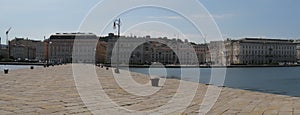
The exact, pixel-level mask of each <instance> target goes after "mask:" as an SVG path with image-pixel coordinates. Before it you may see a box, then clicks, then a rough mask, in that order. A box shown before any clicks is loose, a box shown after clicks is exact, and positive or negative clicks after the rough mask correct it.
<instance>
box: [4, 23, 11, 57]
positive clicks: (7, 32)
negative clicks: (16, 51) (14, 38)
mask: <svg viewBox="0 0 300 115" xmlns="http://www.w3.org/2000/svg"><path fill="white" fill-rule="evenodd" d="M10 30H11V27H10V28H9V29H8V30H7V31H6V32H5V34H6V42H7V46H8V47H7V50H8V59H9V58H10V48H9V40H8V34H9V32H10Z"/></svg>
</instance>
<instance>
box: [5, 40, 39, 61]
mask: <svg viewBox="0 0 300 115" xmlns="http://www.w3.org/2000/svg"><path fill="white" fill-rule="evenodd" d="M44 47H45V46H44V42H42V41H36V40H30V39H28V38H27V39H24V38H15V39H13V40H11V41H10V42H9V48H8V49H9V55H10V57H13V58H14V59H15V60H30V61H38V60H44V59H45V51H44Z"/></svg>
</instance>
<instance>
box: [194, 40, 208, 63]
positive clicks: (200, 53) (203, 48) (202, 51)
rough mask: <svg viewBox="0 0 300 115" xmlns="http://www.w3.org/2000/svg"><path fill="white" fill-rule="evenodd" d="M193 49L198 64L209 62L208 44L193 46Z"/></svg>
mask: <svg viewBox="0 0 300 115" xmlns="http://www.w3.org/2000/svg"><path fill="white" fill-rule="evenodd" d="M193 47H194V49H195V52H196V54H197V57H198V62H199V64H206V63H207V62H209V61H210V60H209V59H210V54H209V52H208V51H209V49H208V44H194V45H193Z"/></svg>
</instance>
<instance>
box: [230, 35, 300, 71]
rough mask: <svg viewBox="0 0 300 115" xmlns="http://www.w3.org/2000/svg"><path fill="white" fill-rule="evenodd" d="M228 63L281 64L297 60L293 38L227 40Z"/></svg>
mask: <svg viewBox="0 0 300 115" xmlns="http://www.w3.org/2000/svg"><path fill="white" fill-rule="evenodd" d="M225 44H226V63H227V64H228V65H230V64H279V63H294V62H296V61H297V57H296V56H297V54H296V44H295V43H293V40H283V39H263V38H243V39H239V40H230V39H228V40H227V41H226V42H225Z"/></svg>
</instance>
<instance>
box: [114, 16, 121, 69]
mask: <svg viewBox="0 0 300 115" xmlns="http://www.w3.org/2000/svg"><path fill="white" fill-rule="evenodd" d="M120 26H121V19H120V18H119V19H116V20H115V21H114V25H113V29H116V28H118V36H117V38H118V39H117V41H116V42H117V65H116V69H115V73H120V71H119V45H120V43H119V41H118V40H119V38H120V29H121V28H120Z"/></svg>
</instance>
